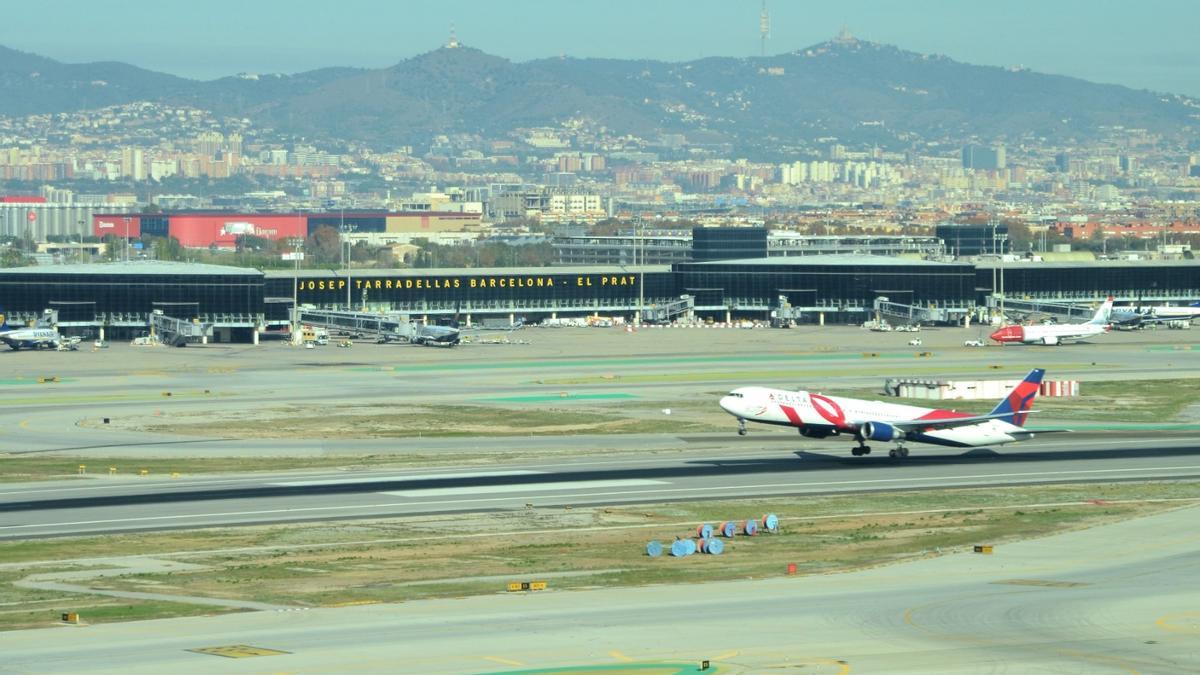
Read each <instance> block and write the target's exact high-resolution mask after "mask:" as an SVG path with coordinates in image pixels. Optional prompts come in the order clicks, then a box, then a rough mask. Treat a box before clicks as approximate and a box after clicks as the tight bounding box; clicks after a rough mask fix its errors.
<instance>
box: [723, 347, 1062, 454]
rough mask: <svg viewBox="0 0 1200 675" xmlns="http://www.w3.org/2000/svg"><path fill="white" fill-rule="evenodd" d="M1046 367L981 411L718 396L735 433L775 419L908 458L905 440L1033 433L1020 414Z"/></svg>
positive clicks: (744, 393)
mask: <svg viewBox="0 0 1200 675" xmlns="http://www.w3.org/2000/svg"><path fill="white" fill-rule="evenodd" d="M1045 372H1046V371H1045V370H1043V369H1041V368H1035V369H1034V370H1031V371H1030V372H1029V374H1028V375H1026V376H1025V379H1024V380H1022V381H1021V383H1020V384H1018V385H1017V386H1016V387H1014V388H1013V390H1012V391H1011V392H1009V393H1008V395H1007V396H1005V397H1004V399H1003V400H1001V401H1000V403H999V404H997V405H996V407H995V408H993V409H992V411H991V412H990V413H988V414H986V415H969V414H967V413H960V412H956V411H953V410H944V409H933V408H920V407H917V406H911V405H901V404H897V403H884V402H882V401H864V400H861V399H856V398H840V397H837V396H824V395H822V394H813V393H809V392H807V391H787V390H784V389H771V388H769V387H740V388H738V389H734V390H733V391H731V392H730V393H728V394H726V395H725V396H724V397H723V398H722V399H721V408H723V409H724V410H725V412H727V413H729V414H730V415H733V416H734V417H736V418H737V420H738V434H739V435H743V436H744V435H745V434H746V422H747V421H749V422H759V423H762V424H775V425H780V426H789V427H796V428H798V429H799V430H800V434H801V435H803V436H807V437H809V438H825V437H827V436H838V435H842V434H846V435H851V436H853V437H854V440H856V441H858V447H856V448H854V449H853V450H852V451H851V452H852V453H853V454H855V455H866V454H869V453H870V452H871V447H870V446H869V445H867V441H884V442H894V443H896V447H895V448H893V449H892V450H891V451H890V452H889V453H888V454H889V455H890V456H892V457H907V456H908V448H906V447H904V444H905V443H906V442H908V441H912V442H914V443H932V444H935V445H948V446H952V447H978V446H984V445H1002V444H1004V443H1012V442H1014V441H1024V440H1027V439H1030V438H1033V432H1032V431H1029V430H1027V429H1025V418H1026V416H1027V415H1028V414H1029V408H1030V406H1031V405H1032V404H1033V399H1034V397H1035V396H1037V393H1038V387H1039V385H1041V382H1042V376H1043V375H1044V374H1045ZM1056 431H1063V430H1056Z"/></svg>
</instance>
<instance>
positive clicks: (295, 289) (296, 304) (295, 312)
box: [283, 237, 304, 345]
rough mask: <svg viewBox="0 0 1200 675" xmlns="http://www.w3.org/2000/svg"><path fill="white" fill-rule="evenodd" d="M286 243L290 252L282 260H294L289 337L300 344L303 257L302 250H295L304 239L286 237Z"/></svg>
mask: <svg viewBox="0 0 1200 675" xmlns="http://www.w3.org/2000/svg"><path fill="white" fill-rule="evenodd" d="M287 242H288V244H289V245H290V246H291V247H292V251H291V253H285V254H284V256H283V259H284V260H287V259H289V258H290V259H291V260H293V261H294V262H295V268H294V272H293V273H292V317H291V318H292V321H291V332H292V335H291V338H292V344H294V345H295V344H300V340H299V339H298V331H299V324H300V261H301V260H303V259H304V251H303V250H299V251H298V250H296V249H298V248H300V247H301V246H302V245H303V244H304V239H303V238H301V237H288V239H287Z"/></svg>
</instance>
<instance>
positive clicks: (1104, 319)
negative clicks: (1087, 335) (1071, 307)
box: [1088, 295, 1113, 325]
mask: <svg viewBox="0 0 1200 675" xmlns="http://www.w3.org/2000/svg"><path fill="white" fill-rule="evenodd" d="M1112 306H1113V296H1111V295H1110V296H1108V299H1107V300H1105V301H1104V303H1103V304H1101V305H1100V308H1099V309H1097V310H1096V313H1095V314H1094V315H1093V316H1092V320H1091V321H1089V322H1088V323H1089V324H1095V325H1101V324H1106V323H1108V317H1109V315H1110V314H1112Z"/></svg>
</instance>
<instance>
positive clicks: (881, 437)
mask: <svg viewBox="0 0 1200 675" xmlns="http://www.w3.org/2000/svg"><path fill="white" fill-rule="evenodd" d="M860 431H861V432H862V437H863V440H865V441H892V440H895V439H896V438H897V437H899V436H900V435H901V434H899V433H897V432H896V427H894V426H892V425H890V424H888V423H886V422H866V423H864V424H863V425H862V428H861V429H860Z"/></svg>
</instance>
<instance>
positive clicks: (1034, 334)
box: [990, 324, 1109, 345]
mask: <svg viewBox="0 0 1200 675" xmlns="http://www.w3.org/2000/svg"><path fill="white" fill-rule="evenodd" d="M1108 328H1109V327H1108V326H1107V325H1095V324H1066V325H1061V326H1053V325H1051V326H1004V327H1003V328H1000V329H997V330H996V332H994V333H992V334H991V336H990V337H991V338H992V339H993V340H995V341H996V342H999V343H1001V344H1005V343H1013V344H1025V345H1056V344H1062V343H1063V342H1070V341H1072V340H1085V339H1087V338H1090V337H1095V336H1097V335H1103V334H1105V333H1107V332H1108Z"/></svg>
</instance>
